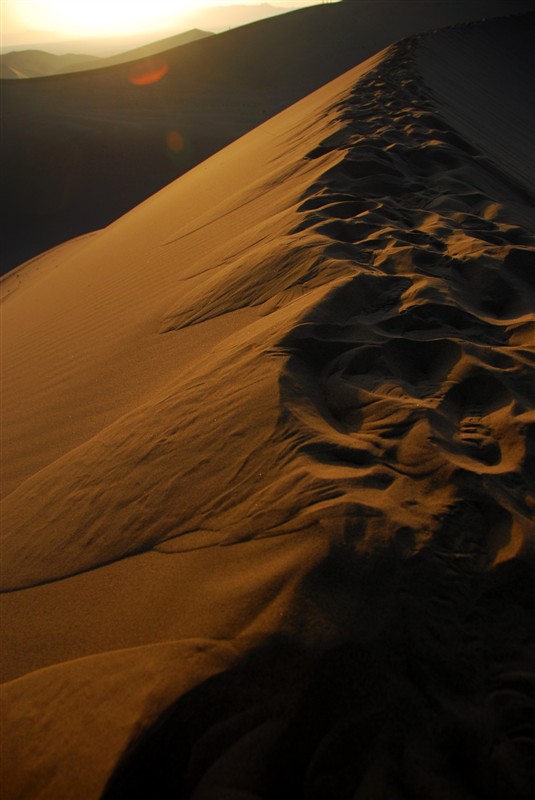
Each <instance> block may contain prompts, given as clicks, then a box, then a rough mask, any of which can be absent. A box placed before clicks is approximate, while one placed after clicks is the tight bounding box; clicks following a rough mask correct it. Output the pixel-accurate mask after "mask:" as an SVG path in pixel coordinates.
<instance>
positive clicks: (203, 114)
mask: <svg viewBox="0 0 535 800" xmlns="http://www.w3.org/2000/svg"><path fill="white" fill-rule="evenodd" d="M530 8H532V2H531V0H507V2H504V0H451V1H450V2H435V0H403V2H400V1H399V0H358V2H343V3H335V4H327V5H318V6H316V7H311V8H305V9H301V10H299V11H297V12H293V13H291V14H285V15H282V16H279V17H275V18H272V19H269V20H265V21H262V22H259V23H255V24H253V25H248V26H245V27H243V28H240V29H236V30H233V31H228V32H226V33H224V34H221V35H219V36H216V37H210V38H209V39H205V40H203V41H201V42H194V43H192V44H189V45H186V46H185V47H180V48H174V49H172V50H168V51H167V52H165V53H163V54H161V55H160V56H155V57H154V58H153V59H152V60H151V59H149V60H147V59H145V60H143V61H139V62H137V63H135V64H129V65H118V66H114V67H109V68H107V69H104V70H98V71H91V72H85V73H80V74H76V75H61V76H53V77H50V78H40V79H35V80H30V81H15V82H13V81H9V82H7V81H6V82H5V83H3V84H2V88H1V91H2V118H3V122H2V164H1V165H0V166H1V170H2V183H3V191H2V218H3V220H4V226H3V229H4V230H3V245H2V258H1V265H2V272H5V271H7V270H8V269H10V268H11V267H13V266H15V265H16V264H19V263H21V262H22V261H24V260H26V259H28V258H30V257H33V256H35V255H36V254H38V253H40V252H42V251H43V250H45V249H46V248H48V247H51V246H53V245H56V244H59V243H60V242H64V241H66V240H67V239H70V238H71V237H73V236H77V235H79V234H84V233H86V232H88V231H91V230H95V229H97V228H101V227H102V226H104V225H106V224H108V223H110V222H111V221H112V220H114V219H116V218H117V217H118V216H119V215H121V214H124V213H125V212H126V211H127V210H129V209H131V208H132V207H133V206H135V205H136V204H137V203H139V202H141V201H142V200H144V199H145V198H146V197H148V196H149V195H151V194H152V193H153V192H155V191H156V190H158V189H160V188H161V187H162V186H164V185H166V184H167V183H169V182H170V181H172V180H173V179H174V178H176V177H177V176H178V175H180V174H182V173H184V172H185V171H186V170H188V169H190V168H191V167H192V166H194V165H195V164H198V163H199V162H201V161H202V160H203V159H205V158H207V157H208V156H210V155H212V154H213V153H215V152H217V151H218V150H220V149H221V148H222V147H224V146H225V145H227V144H229V143H230V142H232V141H233V140H235V139H236V138H238V137H239V136H241V135H243V134H244V133H246V132H247V131H249V130H251V129H252V128H254V127H255V126H257V125H259V124H260V123H262V122H264V121H265V120H267V119H269V118H270V117H272V116H273V115H274V114H276V113H278V112H279V111H281V110H282V109H283V108H286V107H287V106H289V105H290V104H291V103H294V102H296V101H297V100H299V99H300V98H302V97H304V96H305V95H306V94H308V93H309V92H312V91H313V90H315V89H317V88H318V87H319V86H322V85H323V84H324V83H325V82H326V81H329V80H331V79H332V78H335V77H336V76H337V75H340V74H342V73H343V72H345V71H346V70H348V69H350V68H351V67H353V66H354V65H355V64H357V63H359V62H361V61H362V60H364V59H365V58H368V57H370V56H371V55H373V53H375V52H377V51H378V50H380V49H381V48H383V47H386V46H387V45H389V44H391V43H392V42H394V41H396V40H397V39H400V38H402V37H403V36H407V35H409V34H413V33H417V32H419V31H423V30H426V29H431V28H437V27H440V26H442V25H448V24H451V23H455V22H459V21H463V20H469V19H478V18H481V17H489V16H492V15H496V14H503V13H512V12H514V11H522V10H524V11H525V10H528V9H530Z"/></svg>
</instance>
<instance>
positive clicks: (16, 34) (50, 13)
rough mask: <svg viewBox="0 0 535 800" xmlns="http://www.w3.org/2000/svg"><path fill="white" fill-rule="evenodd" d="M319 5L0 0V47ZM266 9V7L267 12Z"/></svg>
mask: <svg viewBox="0 0 535 800" xmlns="http://www.w3.org/2000/svg"><path fill="white" fill-rule="evenodd" d="M316 4H318V0H300V1H299V2H297V1H296V0H285V1H284V2H281V0H273V1H272V2H270V3H262V2H261V0H77V2H72V0H1V5H0V8H1V12H2V25H1V27H2V47H3V48H5V47H8V46H20V45H24V44H31V43H32V42H37V41H45V40H47V39H49V38H53V39H56V40H57V39H65V40H69V39H77V38H84V39H87V38H91V37H113V36H130V35H137V34H142V33H150V32H152V31H154V32H161V31H166V30H171V31H173V32H175V31H176V32H178V31H179V30H186V29H187V28H189V27H196V19H195V18H196V14H197V13H202V12H204V16H203V21H204V20H205V19H207V18H208V17H207V11H208V10H209V9H214V10H216V9H217V10H219V12H220V13H221V9H222V8H223V7H225V6H237V5H238V6H266V16H269V15H270V14H271V13H273V8H276V9H278V10H280V11H286V10H292V9H295V8H302V7H305V6H310V5H316ZM269 7H271V8H269Z"/></svg>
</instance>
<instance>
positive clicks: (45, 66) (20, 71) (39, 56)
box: [0, 50, 99, 79]
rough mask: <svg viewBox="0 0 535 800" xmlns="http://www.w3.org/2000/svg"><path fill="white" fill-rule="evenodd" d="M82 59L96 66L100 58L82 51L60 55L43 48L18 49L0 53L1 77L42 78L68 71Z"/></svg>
mask: <svg viewBox="0 0 535 800" xmlns="http://www.w3.org/2000/svg"><path fill="white" fill-rule="evenodd" d="M80 61H85V62H86V63H87V62H90V63H91V64H92V65H93V66H95V65H96V64H98V62H99V59H98V58H97V57H96V56H89V55H85V56H84V55H82V54H80V53H78V54H76V53H67V54H65V55H62V56H59V55H54V54H53V53H46V52H44V51H43V50H17V51H13V52H10V53H5V54H2V55H0V78H2V79H16V78H40V77H43V75H53V74H54V73H56V72H61V71H62V70H63V69H65V70H66V71H68V70H69V69H70V68H71V67H72V66H73V65H74V64H77V63H79V62H80Z"/></svg>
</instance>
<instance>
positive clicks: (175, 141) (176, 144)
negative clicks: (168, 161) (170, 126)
mask: <svg viewBox="0 0 535 800" xmlns="http://www.w3.org/2000/svg"><path fill="white" fill-rule="evenodd" d="M185 144H186V142H185V140H184V137H183V136H182V134H181V133H179V132H178V131H169V133H168V134H167V147H168V148H169V150H172V151H173V153H180V151H181V150H183V149H184V146H185Z"/></svg>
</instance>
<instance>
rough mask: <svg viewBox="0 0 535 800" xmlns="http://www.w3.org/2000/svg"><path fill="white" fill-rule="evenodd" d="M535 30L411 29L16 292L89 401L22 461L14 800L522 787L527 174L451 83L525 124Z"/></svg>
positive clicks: (17, 497)
mask: <svg viewBox="0 0 535 800" xmlns="http://www.w3.org/2000/svg"><path fill="white" fill-rule="evenodd" d="M532 34H533V16H529V17H522V18H519V19H511V20H500V21H498V22H487V23H482V24H474V25H469V26H464V27H461V28H452V29H448V30H446V31H441V32H439V33H437V34H430V35H427V36H421V37H412V38H410V39H407V40H404V41H402V42H400V43H399V44H397V45H394V46H392V47H390V48H388V49H387V50H385V51H383V52H382V53H381V54H380V55H379V56H378V57H376V58H374V59H371V60H370V61H368V62H366V63H365V64H364V65H361V67H358V68H356V69H355V70H352V71H351V72H350V73H348V74H347V75H345V76H343V77H342V78H340V79H337V80H336V81H334V82H333V83H332V84H329V85H328V86H326V87H325V88H324V89H322V90H320V91H319V92H317V93H315V94H314V95H311V96H310V97H309V98H307V99H305V100H304V101H302V102H301V103H299V104H297V105H296V106H294V107H293V108H292V109H289V110H288V111H286V112H283V114H281V115H279V116H278V117H276V118H275V119H274V120H272V121H271V122H270V123H266V125H264V126H262V127H261V128H259V129H258V130H257V131H254V132H253V133H252V134H250V135H249V136H247V137H245V138H244V139H242V140H241V141H239V142H237V143H236V144H235V145H232V146H231V147H229V148H228V149H227V150H225V151H223V152H222V153H220V154H219V155H218V156H216V157H215V158H214V159H212V160H211V161H209V162H207V163H206V165H203V166H202V167H200V168H198V169H197V170H194V171H193V172H192V173H190V174H189V176H185V177H184V178H183V179H181V180H180V181H178V182H177V183H176V184H174V185H173V186H171V187H169V188H168V189H166V190H164V191H163V192H161V193H159V194H158V195H156V196H155V197H154V198H152V199H151V200H149V201H148V202H147V203H145V204H143V205H142V206H140V207H139V208H138V209H136V210H134V211H133V212H132V213H131V214H129V215H127V216H126V217H124V218H122V219H121V220H119V221H118V222H117V223H116V224H115V225H114V226H111V227H110V228H109V229H108V230H107V231H104V232H103V233H101V234H99V235H98V236H96V237H90V238H89V239H87V240H82V241H78V242H76V243H73V244H72V246H70V247H69V246H68V245H67V246H66V247H67V250H66V251H64V250H63V248H58V250H57V251H52V254H47V255H46V256H44V257H43V259H41V261H40V262H39V260H37V261H36V262H33V263H32V262H30V263H29V264H28V265H27V266H26V268H25V270H24V269H23V270H22V272H21V273H14V274H13V275H12V276H11V277H10V278H8V280H7V281H6V291H7V292H10V294H8V297H7V299H6V301H5V309H6V313H7V314H9V312H10V309H11V313H12V315H13V320H15V321H16V319H17V318H18V314H20V313H22V312H21V309H22V310H24V312H25V313H28V309H29V308H35V305H32V304H35V303H36V302H37V299H38V298H39V297H44V298H48V300H50V298H52V297H53V298H54V299H55V302H56V307H55V309H54V315H55V319H56V322H55V323H54V321H53V320H52V317H51V318H50V319H47V318H46V316H43V315H44V314H45V312H44V311H39V312H38V316H39V315H40V316H39V318H38V319H37V320H36V322H35V325H36V330H37V329H39V330H41V332H42V334H41V335H42V337H43V341H44V344H43V348H45V347H48V346H49V344H50V343H51V342H53V341H54V342H56V354H55V356H54V359H55V361H54V363H55V364H56V369H57V375H58V378H57V380H58V381H59V384H60V389H58V390H56V389H54V388H51V389H50V390H49V392H48V394H47V395H46V400H47V404H48V405H47V407H46V409H44V410H43V413H45V411H46V412H47V413H48V414H49V415H50V418H51V419H55V418H56V416H55V415H59V414H60V411H61V408H62V403H63V402H64V401H63V396H64V394H65V392H68V393H69V396H71V397H76V398H77V400H78V403H79V404H80V407H79V408H76V407H74V406H75V404H74V403H72V404H71V405H72V408H71V414H72V420H71V427H70V428H69V429H68V430H64V431H61V432H56V431H55V430H53V429H52V430H48V429H47V430H42V429H41V428H38V431H39V437H40V438H39V441H40V442H41V445H42V449H41V453H40V455H39V456H36V455H35V454H29V453H27V452H25V450H24V447H23V446H22V445H21V444H20V442H19V441H18V440H17V439H16V438H15V434H13V437H14V441H11V442H9V443H8V444H9V447H8V448H7V451H6V456H7V458H8V462H9V463H11V464H12V474H13V475H15V474H16V476H17V478H16V480H14V485H13V489H12V491H10V492H9V494H8V495H7V497H6V499H5V507H4V516H3V518H4V530H5V536H4V551H3V565H4V567H3V571H4V579H3V585H4V590H5V592H6V594H5V595H4V605H3V615H4V618H5V620H6V623H5V624H6V629H8V630H9V631H10V633H9V636H10V641H11V642H12V648H13V651H12V652H9V653H7V654H6V655H5V656H4V660H5V664H4V671H5V672H4V674H5V675H6V677H7V678H8V682H7V683H6V684H5V685H4V707H5V716H6V719H7V722H8V724H7V725H6V726H5V728H6V737H7V740H6V743H5V745H4V752H5V753H6V757H5V758H4V769H5V773H6V778H5V784H6V787H7V791H6V798H11V797H12V798H15V797H32V798H33V797H35V798H37V797H39V798H58V797H83V798H86V797H87V798H90V797H91V798H93V797H95V798H96V797H99V796H101V793H102V791H103V789H104V786H105V784H106V782H107V781H109V783H108V786H107V789H106V791H104V794H103V795H102V797H104V798H109V799H110V800H111V798H137V797H139V798H141V797H143V798H146V797H158V798H160V797H161V798H165V797H191V798H196V800H200V799H201V798H202V800H204V799H205V798H206V799H208V798H214V800H215V799H216V798H217V800H226V799H227V798H228V800H230V799H231V798H233V799H234V798H236V800H237V798H250V799H251V800H253V798H266V799H267V798H288V799H290V798H292V800H293V798H307V800H309V799H310V800H320V798H325V799H327V798H329V800H330V798H333V799H334V798H336V799H337V798H362V800H368V798H374V800H375V799H376V798H377V799H378V798H385V800H386V798H388V800H392V799H393V798H423V797H425V798H437V799H438V798H453V797H455V798H463V800H474V799H475V798H493V800H513V799H516V800H521V799H523V798H525V799H526V800H527V798H530V797H532V796H533V792H534V791H535V673H534V669H533V664H534V663H535V648H534V642H533V632H534V630H535V626H534V621H535V620H534V605H535V603H534V592H533V542H534V533H535V524H534V517H535V495H534V492H535V411H534V400H535V352H534V348H533V344H534V331H535V277H534V276H535V215H534V214H533V211H534V204H535V200H534V196H535V175H534V174H533V173H530V172H529V170H526V172H525V173H524V172H523V166H522V162H520V163H519V162H518V159H517V161H515V160H514V154H515V152H516V153H517V156H518V157H519V158H522V154H523V153H524V152H527V151H524V150H523V145H522V142H523V141H525V129H524V126H523V123H522V124H520V125H519V126H518V127H515V125H516V122H515V120H518V119H521V117H517V116H511V117H508V118H507V119H500V120H499V124H500V125H501V128H500V132H501V136H502V145H499V147H502V148H503V147H504V146H506V147H507V153H508V154H507V156H506V157H504V159H503V160H502V161H501V162H500V163H498V162H497V161H496V160H493V155H494V159H496V150H494V151H493V152H489V150H488V149H485V147H484V142H485V141H486V137H488V136H489V132H488V125H487V124H486V123H485V119H486V117H485V115H487V118H488V115H489V113H490V111H489V107H490V108H492V104H493V103H496V102H498V101H499V100H500V98H501V92H502V90H503V87H498V89H497V90H496V92H495V94H494V95H492V92H491V93H490V95H488V94H486V93H485V92H484V91H480V92H477V91H475V90H474V89H471V90H470V91H468V90H466V89H463V87H464V85H465V83H468V82H470V81H471V80H474V81H476V84H477V76H478V75H479V76H480V78H481V71H482V67H481V65H480V64H476V65H474V64H473V63H470V61H469V59H468V57H467V53H469V52H470V51H471V50H474V51H475V52H480V50H481V48H483V49H485V48H487V49H489V50H490V51H492V53H493V57H496V58H501V62H500V63H501V64H502V68H503V73H502V77H503V79H504V86H505V87H506V88H507V90H508V92H509V97H508V99H507V103H508V104H509V105H510V107H514V105H515V103H516V104H518V105H519V107H520V108H522V107H524V104H525V103H526V102H527V99H528V97H529V87H528V85H527V82H523V79H522V80H518V81H517V83H516V84H510V83H509V84H508V83H507V81H506V80H505V76H506V75H507V74H511V75H517V76H518V74H519V72H518V70H519V67H520V66H522V67H523V68H526V67H527V66H528V65H529V64H530V63H532V60H531V62H530V57H529V56H528V54H529V52H530V45H529V41H530V39H531V37H532ZM435 41H436V42H437V49H436V50H433V48H434V42H435ZM430 52H433V53H434V55H433V56H430ZM455 52H458V53H459V59H460V62H458V63H461V61H462V59H465V62H466V63H465V69H463V71H461V73H460V74H458V73H452V72H449V73H448V80H449V81H450V82H451V83H448V82H447V81H446V82H445V81H444V77H443V74H442V73H441V72H440V66H441V63H443V62H441V58H450V57H452V53H455ZM441 53H442V56H441V55H440V54H441ZM500 54H501V55H500ZM508 70H509V71H510V72H508ZM483 83H484V81H483ZM453 84H454V85H455V86H454V85H453ZM455 87H457V88H456V89H455ZM463 91H465V92H466V91H467V93H468V97H467V95H466V94H465V95H464V96H465V101H464V105H463V99H462V98H463ZM455 98H456V99H457V106H456V107H455V104H454V100H455ZM478 102H479V103H480V105H481V108H480V109H479V111H478V109H477V105H476V106H475V104H477V103H478ZM452 119H456V120H457V124H455V125H454V124H453V122H452V121H451V120H452ZM478 124H481V125H482V127H483V128H484V131H485V133H484V134H482V135H481V136H478ZM496 124H498V123H496ZM466 130H469V131H470V132H471V135H468V134H467V133H465V132H464V131H466ZM503 142H505V144H503ZM491 151H492V148H491ZM513 162H514V164H513ZM511 164H513V166H510V165H511ZM240 170H241V174H237V172H239V171H240ZM520 173H521V179H520V178H519V177H518V176H519V174H520ZM223 182H224V190H223V188H221V187H223ZM218 187H219V188H218ZM195 192H196V193H197V194H195ZM206 197H210V201H211V202H210V204H209V205H208V206H207V205H206V203H205V200H206ZM179 207H180V208H183V209H184V212H183V216H182V218H181V219H178V217H179V215H178V214H177V213H176V209H177V208H179ZM188 215H189V216H188ZM133 238H134V239H135V241H132V239H133ZM62 251H63V252H65V255H64V256H63V257H62ZM101 259H105V260H106V269H107V270H108V272H107V273H106V275H107V277H106V278H103V277H102V275H104V273H97V275H96V276H95V273H94V269H95V264H96V263H97V262H98V261H99V260H101ZM38 266H40V269H41V274H40V275H39V274H38V272H37V268H38ZM73 271H76V273H77V281H79V282H81V281H82V279H83V280H85V279H86V278H87V276H89V275H93V276H94V280H95V282H96V283H97V284H98V280H99V279H100V280H103V281H104V296H101V302H102V308H101V309H100V317H99V319H98V320H97V322H94V321H92V319H91V318H90V317H89V316H88V317H87V319H86V318H84V317H83V313H82V309H83V308H85V307H86V306H89V307H90V308H91V307H92V306H91V298H92V294H91V293H92V291H93V290H92V289H91V286H90V285H89V284H88V285H87V287H86V286H85V283H84V284H83V285H84V289H83V290H80V292H79V294H80V296H79V297H78V296H77V297H74V296H73V290H72V286H71V284H70V280H71V278H70V277H69V276H70V275H71V274H72V272H73ZM110 274H111V277H110ZM141 290H143V291H141ZM101 291H102V290H101ZM82 295H83V296H82ZM121 304H122V306H124V308H123V307H121V308H120V309H119V310H117V305H119V306H121ZM67 305H68V306H69V309H71V312H70V313H72V317H67V321H66V322H65V321H63V322H61V321H60V322H59V323H58V322H57V318H58V315H59V319H60V320H61V319H64V318H62V317H61V313H62V310H63V309H64V308H65V309H66V308H67ZM125 309H126V310H125ZM36 313H37V312H36ZM65 313H67V311H65ZM95 313H96V312H95ZM115 313H116V314H117V315H118V316H117V318H118V319H121V320H122V323H121V325H122V327H120V328H119V332H118V333H117V334H116V333H115V331H116V328H115V327H113V326H112V324H111V322H112V321H113V319H115V317H113V314H115ZM50 314H52V312H50ZM78 314H80V317H79V316H78ZM13 324H15V322H14V323H13ZM54 324H55V327H54ZM48 325H50V329H49V328H48V327H47V326H48ZM69 326H70V327H69ZM77 326H80V328H81V329H82V330H83V331H84V335H85V336H86V340H85V342H84V349H83V352H82V351H81V350H80V351H77V350H76V346H77V345H76V342H74V343H72V342H71V343H69V347H72V348H73V350H72V351H69V352H68V357H67V356H66V357H65V366H63V365H62V362H61V359H60V358H59V356H58V352H59V345H57V341H58V340H59V339H61V337H65V336H69V331H70V330H75V331H76V330H78V327H77ZM190 330H193V331H196V332H197V334H198V337H199V340H200V341H201V342H202V340H203V337H204V338H205V339H206V342H207V344H206V346H203V345H202V344H197V343H196V342H195V340H193V339H191V338H187V337H188V335H189V333H188V332H189V331H190ZM110 331H111V332H110ZM32 335H35V334H32V331H31V330H30V331H29V332H28V333H27V336H28V337H29V338H31V337H32ZM115 336H117V340H116V339H114V337H115ZM47 337H48V338H47ZM181 337H182V338H181ZM156 340H157V344H156ZM149 342H150V346H149V344H148V343H149ZM180 342H183V343H184V345H183V346H181V345H180ZM194 342H195V343H194ZM50 346H52V345H51V344H50ZM17 347H18V350H17ZM134 347H135V348H136V350H135V352H136V353H137V354H138V360H139V365H138V372H137V373H136V377H135V379H133V378H131V377H129V372H128V370H124V371H123V372H121V375H120V378H118V379H117V384H116V383H115V382H114V379H113V377H109V378H108V379H107V380H108V384H107V385H108V387H109V391H110V392H112V393H113V398H114V406H113V407H106V405H105V402H104V400H102V401H101V405H99V406H98V407H96V406H92V405H91V402H92V401H91V400H90V399H87V398H85V399H84V394H83V390H84V387H85V381H86V380H89V379H91V380H93V379H94V380H95V381H96V380H97V376H100V375H101V373H100V372H99V370H100V369H101V366H100V365H101V362H102V363H104V362H106V363H107V359H110V358H111V355H110V354H113V353H114V352H115V353H121V352H122V351H124V352H132V348H134ZM196 347H200V355H199V356H198V357H196V356H195V354H193V355H192V353H191V352H189V351H190V350H191V349H192V348H196ZM14 348H15V350H17V352H16V356H17V359H19V358H20V357H21V353H22V348H23V345H22V344H19V345H17V346H15V345H14ZM113 348H116V350H115V351H114V350H113ZM174 348H176V350H174ZM24 352H26V353H28V352H29V350H27V351H24ZM26 357H27V358H29V357H30V356H28V355H27V356H26ZM41 358H42V359H44V358H45V355H44V349H43V352H42V353H41ZM69 358H71V359H72V358H75V359H76V363H79V364H80V365H81V366H80V370H79V373H83V374H75V375H72V374H71V372H69V369H68V365H69V363H72V362H70V361H69ZM99 359H100V360H99ZM33 363H34V370H35V372H34V375H33V378H34V380H43V382H44V384H46V377H43V378H40V377H39V366H40V362H39V363H37V359H35V361H34V362H33ZM119 368H120V367H119V366H118V369H119ZM15 372H16V371H15ZM15 372H14V373H13V375H14V377H13V378H12V380H13V385H14V386H16V388H17V391H18V393H19V396H22V397H24V398H26V400H25V402H26V406H24V410H23V412H20V413H21V414H22V416H23V424H24V425H28V424H29V420H30V419H31V418H32V413H33V411H35V409H36V408H37V404H38V402H39V397H40V395H37V396H36V398H35V399H33V400H32V396H31V391H30V389H29V388H28V386H27V384H26V383H24V380H25V378H24V376H22V377H21V376H18V373H17V374H15ZM43 372H44V373H46V364H45V366H43ZM10 374H11V373H10ZM17 376H18V377H17ZM129 380H131V381H132V383H131V384H129V383H128V381H129ZM17 381H18V383H17ZM119 383H120V384H121V386H119ZM125 387H126V388H125ZM129 387H130V388H129ZM135 387H137V389H136V388H135ZM130 389H131V391H132V392H133V393H134V399H132V398H131V395H130ZM13 391H15V390H14V389H13ZM77 392H78V394H77ZM32 403H34V405H32ZM24 415H26V416H24ZM87 419H89V420H90V421H89V422H87ZM14 420H15V416H14ZM84 420H86V422H84ZM21 424H22V423H21ZM35 424H36V425H38V424H39V423H37V422H36V423H35ZM84 424H86V425H87V426H88V427H87V428H84ZM13 425H14V426H15V427H14V430H15V432H16V420H15V421H14V422H13ZM84 431H85V436H84ZM66 607H67V608H68V609H69V610H67V611H66ZM71 609H72V611H71ZM81 754H83V755H81ZM80 787H81V788H80Z"/></svg>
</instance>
